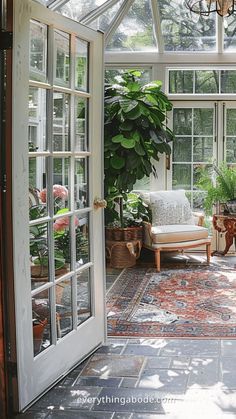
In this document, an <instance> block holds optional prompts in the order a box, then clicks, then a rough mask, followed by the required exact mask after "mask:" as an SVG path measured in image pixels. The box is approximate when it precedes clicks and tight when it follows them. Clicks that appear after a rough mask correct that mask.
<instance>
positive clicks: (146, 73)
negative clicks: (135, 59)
mask: <svg viewBox="0 0 236 419" xmlns="http://www.w3.org/2000/svg"><path fill="white" fill-rule="evenodd" d="M129 70H132V71H138V72H139V73H140V79H139V80H140V82H141V84H146V83H149V82H150V80H151V69H147V70H144V69H142V68H140V69H139V68H126V69H124V68H107V69H106V70H105V83H109V84H112V83H114V82H116V77H117V76H118V77H119V76H122V74H123V73H125V72H126V71H129Z"/></svg>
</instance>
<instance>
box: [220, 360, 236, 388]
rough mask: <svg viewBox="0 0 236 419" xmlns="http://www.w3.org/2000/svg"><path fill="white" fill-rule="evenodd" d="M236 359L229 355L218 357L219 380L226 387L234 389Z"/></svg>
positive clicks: (235, 385)
mask: <svg viewBox="0 0 236 419" xmlns="http://www.w3.org/2000/svg"><path fill="white" fill-rule="evenodd" d="M235 365H236V360H235V358H231V357H227V358H226V357H223V358H221V359H220V381H221V382H222V383H223V385H224V386H226V387H227V388H228V389H236V373H235V370H236V366H235Z"/></svg>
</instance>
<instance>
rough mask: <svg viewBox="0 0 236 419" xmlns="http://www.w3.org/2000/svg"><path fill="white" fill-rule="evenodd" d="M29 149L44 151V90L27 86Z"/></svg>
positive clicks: (45, 146) (45, 147) (45, 148)
mask: <svg viewBox="0 0 236 419" xmlns="http://www.w3.org/2000/svg"><path fill="white" fill-rule="evenodd" d="M28 146H29V151H31V152H35V151H46V150H47V145H46V90H44V89H38V88H37V87H30V88H29V129H28Z"/></svg>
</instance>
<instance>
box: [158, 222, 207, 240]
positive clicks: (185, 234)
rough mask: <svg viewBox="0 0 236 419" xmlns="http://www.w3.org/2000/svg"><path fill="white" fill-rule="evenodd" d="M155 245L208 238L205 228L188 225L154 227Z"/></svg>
mask: <svg viewBox="0 0 236 419" xmlns="http://www.w3.org/2000/svg"><path fill="white" fill-rule="evenodd" d="M151 235H152V242H153V243H179V242H187V241H193V240H201V239H205V238H207V237H208V230H207V228H205V227H199V226H196V225H187V224H181V225H178V224H174V225H162V226H153V227H152V228H151Z"/></svg>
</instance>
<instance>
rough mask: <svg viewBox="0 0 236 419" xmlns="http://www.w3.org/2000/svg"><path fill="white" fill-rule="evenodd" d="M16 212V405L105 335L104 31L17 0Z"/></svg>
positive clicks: (32, 396) (33, 395)
mask: <svg viewBox="0 0 236 419" xmlns="http://www.w3.org/2000/svg"><path fill="white" fill-rule="evenodd" d="M13 67H14V74H13V220H14V276H15V301H16V307H15V312H16V326H17V330H16V334H17V362H18V387H19V401H20V409H23V408H24V407H25V406H27V405H28V404H29V403H30V402H31V401H33V400H34V399H35V398H37V397H38V396H39V395H40V394H41V393H42V392H43V391H45V389H47V388H48V387H50V385H52V383H53V382H55V381H56V380H57V379H58V378H59V377H61V376H62V375H63V374H65V373H66V372H67V371H68V370H69V369H71V368H72V367H73V365H75V364H76V363H78V362H79V361H80V360H82V359H83V358H84V357H85V356H86V355H88V354H89V353H91V352H92V351H93V350H94V349H95V348H96V347H97V346H99V345H100V344H101V343H102V342H103V341H104V337H105V303H104V300H105V299H104V295H105V286H104V283H105V273H104V252H103V248H104V246H103V214H102V210H101V209H96V208H98V207H99V205H96V206H94V204H93V203H94V200H95V199H99V198H100V197H101V196H102V142H101V138H102V106H103V105H102V103H103V101H102V98H103V78H102V77H103V74H102V68H103V36H102V34H101V33H97V32H95V31H93V30H90V29H88V28H86V27H84V26H82V25H80V24H78V23H76V22H74V21H72V20H70V19H67V18H64V17H62V16H61V15H59V14H56V13H54V12H52V11H50V10H48V9H47V8H45V7H43V6H42V5H40V4H38V3H36V2H33V1H30V0H21V1H19V0H15V1H14V63H13Z"/></svg>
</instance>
